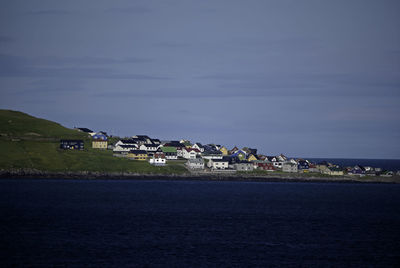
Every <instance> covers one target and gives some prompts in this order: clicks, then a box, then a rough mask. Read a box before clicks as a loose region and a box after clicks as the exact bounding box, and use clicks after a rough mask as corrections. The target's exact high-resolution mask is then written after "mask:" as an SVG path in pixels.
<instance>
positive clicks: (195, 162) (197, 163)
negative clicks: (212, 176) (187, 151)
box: [185, 158, 204, 169]
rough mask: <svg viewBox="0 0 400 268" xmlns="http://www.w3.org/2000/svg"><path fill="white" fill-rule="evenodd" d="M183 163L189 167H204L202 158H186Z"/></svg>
mask: <svg viewBox="0 0 400 268" xmlns="http://www.w3.org/2000/svg"><path fill="white" fill-rule="evenodd" d="M185 164H186V166H187V167H188V168H190V169H204V160H203V159H202V158H195V159H188V161H187V162H186V163H185Z"/></svg>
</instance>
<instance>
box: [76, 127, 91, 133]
mask: <svg viewBox="0 0 400 268" xmlns="http://www.w3.org/2000/svg"><path fill="white" fill-rule="evenodd" d="M75 129H76V130H78V131H80V132H85V133H87V134H90V133H94V132H93V130H91V129H88V128H85V127H76V128H75Z"/></svg>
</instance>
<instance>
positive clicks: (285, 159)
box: [276, 154, 288, 162]
mask: <svg viewBox="0 0 400 268" xmlns="http://www.w3.org/2000/svg"><path fill="white" fill-rule="evenodd" d="M276 158H277V160H278V162H285V161H287V160H288V159H287V157H286V156H284V155H283V154H280V155H278V156H277V157H276Z"/></svg>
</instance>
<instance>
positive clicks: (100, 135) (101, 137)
mask: <svg viewBox="0 0 400 268" xmlns="http://www.w3.org/2000/svg"><path fill="white" fill-rule="evenodd" d="M92 139H94V140H103V141H106V140H107V139H108V138H107V136H106V135H104V134H103V133H100V132H97V133H96V134H94V135H93V136H92Z"/></svg>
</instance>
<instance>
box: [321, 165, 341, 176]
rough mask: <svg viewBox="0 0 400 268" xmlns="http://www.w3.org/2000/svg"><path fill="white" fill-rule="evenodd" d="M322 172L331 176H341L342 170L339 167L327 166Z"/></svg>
mask: <svg viewBox="0 0 400 268" xmlns="http://www.w3.org/2000/svg"><path fill="white" fill-rule="evenodd" d="M323 174H327V175H331V176H343V174H344V172H343V170H342V169H341V168H338V167H328V168H327V169H326V170H324V171H323Z"/></svg>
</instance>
